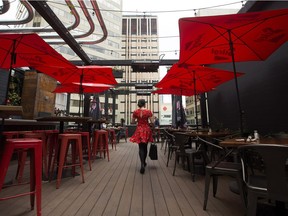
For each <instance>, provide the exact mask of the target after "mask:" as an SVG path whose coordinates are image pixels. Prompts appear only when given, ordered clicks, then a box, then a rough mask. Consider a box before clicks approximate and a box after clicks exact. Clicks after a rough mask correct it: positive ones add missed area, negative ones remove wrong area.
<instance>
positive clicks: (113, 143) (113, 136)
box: [107, 129, 117, 150]
mask: <svg viewBox="0 0 288 216" xmlns="http://www.w3.org/2000/svg"><path fill="white" fill-rule="evenodd" d="M107 130H108V133H109V140H110V144H111V146H112V149H113V147H114V146H115V150H116V143H117V141H116V132H115V130H114V129H107Z"/></svg>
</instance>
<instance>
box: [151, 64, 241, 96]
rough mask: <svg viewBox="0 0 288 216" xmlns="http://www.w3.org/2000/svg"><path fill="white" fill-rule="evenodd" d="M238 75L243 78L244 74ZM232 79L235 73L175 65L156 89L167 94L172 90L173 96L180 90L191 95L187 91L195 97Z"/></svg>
mask: <svg viewBox="0 0 288 216" xmlns="http://www.w3.org/2000/svg"><path fill="white" fill-rule="evenodd" d="M236 75H237V76H241V75H243V73H239V72H238V73H236ZM194 76H195V77H194ZM194 79H195V80H194ZM231 79H234V73H233V72H230V71H225V70H220V69H216V68H209V67H203V66H189V65H184V64H183V65H179V64H174V65H173V66H172V67H171V69H170V70H169V71H168V73H167V74H166V75H165V76H164V77H163V79H162V80H160V82H159V83H157V84H156V87H157V88H164V89H167V92H168V89H172V90H171V94H172V93H173V92H174V93H175V91H174V90H173V89H179V91H180V92H181V90H182V91H183V92H184V91H185V92H186V93H187V94H188V93H189V92H187V90H190V91H192V92H191V95H193V94H194V93H196V94H199V93H203V92H208V91H211V90H213V89H215V87H217V86H218V85H220V84H222V83H224V82H227V81H229V80H231ZM163 91H164V90H163ZM177 95H180V94H177ZM182 95H186V94H182ZM186 96H190V95H189V94H188V95H186Z"/></svg>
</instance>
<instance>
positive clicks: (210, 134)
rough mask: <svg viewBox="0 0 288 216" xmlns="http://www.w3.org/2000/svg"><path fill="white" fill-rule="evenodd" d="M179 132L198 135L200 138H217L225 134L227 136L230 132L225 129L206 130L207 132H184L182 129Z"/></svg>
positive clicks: (193, 135)
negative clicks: (220, 130) (221, 130)
mask: <svg viewBox="0 0 288 216" xmlns="http://www.w3.org/2000/svg"><path fill="white" fill-rule="evenodd" d="M177 133H178V132H177ZM179 133H184V134H186V135H188V136H191V137H200V138H219V137H225V136H228V135H230V134H231V133H229V132H226V131H223V132H216V131H211V132H208V131H207V132H203V131H201V132H200V131H199V132H196V131H186V132H184V131H180V132H179Z"/></svg>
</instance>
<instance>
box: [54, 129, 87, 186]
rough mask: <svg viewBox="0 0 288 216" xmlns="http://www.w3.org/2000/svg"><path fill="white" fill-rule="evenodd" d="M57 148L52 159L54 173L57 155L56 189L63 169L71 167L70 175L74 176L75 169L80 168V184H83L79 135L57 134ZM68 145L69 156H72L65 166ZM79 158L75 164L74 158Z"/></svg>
mask: <svg viewBox="0 0 288 216" xmlns="http://www.w3.org/2000/svg"><path fill="white" fill-rule="evenodd" d="M58 142H59V148H58V149H56V152H55V153H56V154H55V157H54V159H53V164H52V173H54V166H55V163H57V161H56V160H57V159H58V158H57V156H58V155H59V163H58V172H57V181H56V188H57V189H58V188H59V186H60V182H61V178H62V172H63V168H68V167H72V175H73V176H75V167H76V166H80V168H81V174H82V182H83V183H84V182H85V181H84V168H83V156H82V140H81V134H68V133H66V134H59V135H58ZM69 144H71V147H72V148H71V150H72V152H71V154H72V163H71V164H67V163H66V159H67V152H68V150H69ZM77 156H79V162H77V163H76V157H77ZM51 176H52V175H50V178H51Z"/></svg>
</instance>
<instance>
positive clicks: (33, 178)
mask: <svg viewBox="0 0 288 216" xmlns="http://www.w3.org/2000/svg"><path fill="white" fill-rule="evenodd" d="M29 152H31V154H30V192H32V191H35V184H36V172H35V169H36V166H35V165H36V164H35V150H34V149H33V150H30V151H29ZM41 154H42V153H41ZM34 203H35V193H32V194H30V205H31V210H34Z"/></svg>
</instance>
